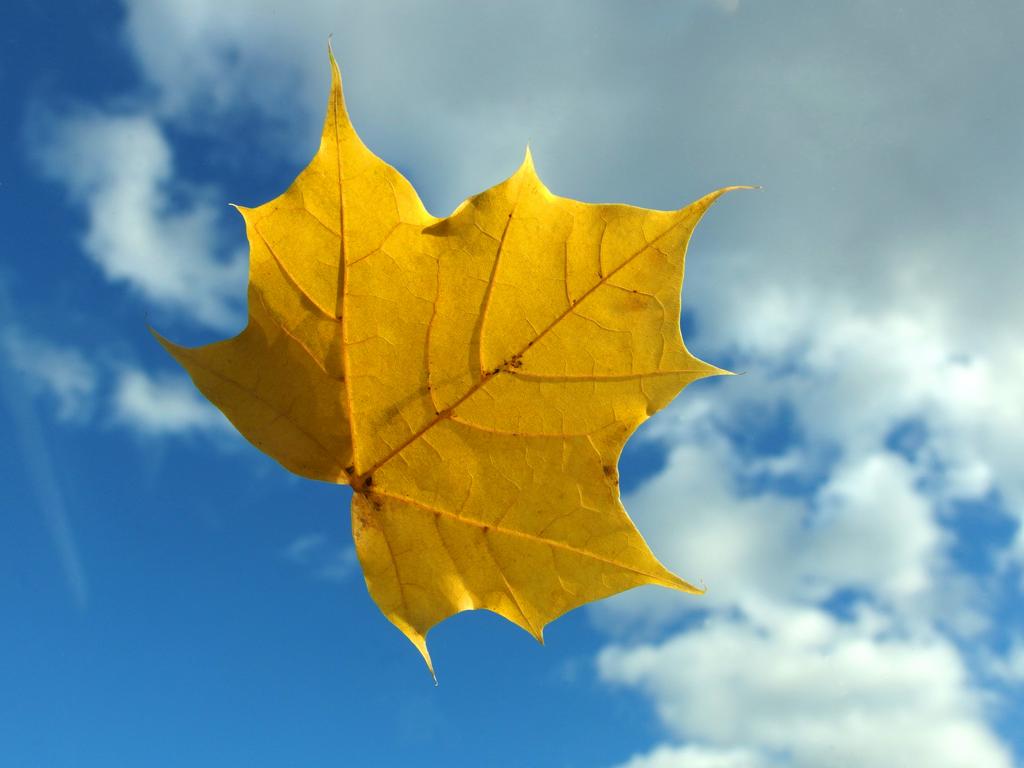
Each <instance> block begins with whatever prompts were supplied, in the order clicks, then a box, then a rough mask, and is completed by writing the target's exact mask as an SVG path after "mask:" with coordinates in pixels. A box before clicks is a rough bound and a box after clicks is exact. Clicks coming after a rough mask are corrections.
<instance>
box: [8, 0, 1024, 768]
mask: <svg viewBox="0 0 1024 768" xmlns="http://www.w3.org/2000/svg"><path fill="white" fill-rule="evenodd" d="M0 19H2V23H0V29H2V31H0V40H2V48H0V50H2V53H0V99H2V102H0V103H2V104H3V109H0V222H2V225H3V226H2V229H0V231H2V235H0V253H2V262H0V429H2V430H3V432H4V434H6V435H7V436H8V437H7V439H6V440H4V441H3V442H2V443H0V483H2V487H3V497H2V498H3V506H2V510H0V515H2V516H0V526H2V527H0V607H2V609H3V614H4V618H3V622H2V624H0V659H2V661H0V763H2V764H4V765H12V766H20V765H32V766H55V767H60V768H63V767H65V766H67V767H69V768H70V767H71V766H75V767H91V766H104V767H106V766H175V767H177V766H183V765H185V766H190V767H197V768H198V767H201V766H217V767H218V768H220V767H222V766H233V765H245V766H292V765H295V766H328V765H331V766H334V765H339V764H342V765H345V764H351V765H380V766H388V765H396V766H397V765H407V764H411V763H415V764H420V765H437V766H478V765H495V766H538V767H547V766H552V767H554V766H560V767H567V768H568V767H571V766H581V767H586V768H590V767H592V766H597V767H602V768H603V767H607V768H783V767H788V766H794V767H796V768H820V767H821V766H851V768H891V767H892V766H902V765H925V766H930V767H931V768H959V767H961V766H962V767H964V768H967V767H968V766H969V767H970V768H1006V767H1008V766H1014V765H1018V766H1020V765H1024V728H1022V727H1020V726H1019V723H1021V722H1024V609H1022V604H1021V589H1022V587H1024V577H1022V574H1024V528H1022V527H1021V522H1022V520H1024V473H1022V471H1021V467H1020V461H1021V457H1022V456H1024V406H1022V402H1021V396H1020V392H1021V385H1022V382H1024V341H1022V338H1021V328H1022V327H1024V302H1021V301H1020V296H1021V295H1022V289H1024V260H1022V259H1021V252H1022V246H1024V225H1022V219H1021V216H1020V211H1021V209H1022V204H1024V173H1022V170H1024V138H1022V137H1024V100H1022V99H1021V98H1020V81H1019V77H1020V76H1019V72H1020V71H1021V70H1022V68H1024V54H1022V53H1021V48H1020V32H1021V30H1024V5H1021V4H1020V3H1019V2H1016V1H1015V0H1005V1H1004V0H986V1H985V2H978V3H970V4H969V3H960V2H950V1H947V0H937V1H936V0H913V1H910V2H900V3H893V2H881V1H878V2H876V1H875V0H858V1H857V2H821V1H820V0H818V1H815V2H811V1H810V0H808V1H805V2H802V1H799V0H780V1H779V2H773V3H767V2H759V1H755V0H717V1H716V0H674V1H673V2H667V1H664V2H657V1H654V0H649V1H645V2H636V3H627V2H610V1H607V2H606V1H595V2H583V0H576V1H575V2H558V1H557V0H556V1H554V2H552V1H551V0H546V1H545V2H532V1H524V2H518V3H497V2H479V3H470V2H445V1H441V0H439V1H438V2H433V3H425V2H424V3H412V2H405V3H399V2H374V3H368V2H364V3H356V2H336V1H334V0H331V1H330V2H327V1H324V2H321V1H319V0H291V2H289V3H286V4H282V3H280V2H254V1H249V2H242V0H221V2H218V3H207V2H201V1H200V0H188V1H186V0H123V2H120V3H117V2H99V1H98V0H84V1H83V2H77V3H68V4H66V5H64V4H59V3H58V4H52V3H51V4H39V3H34V2H28V0H7V2H6V3H5V5H4V10H3V11H2V12H0ZM328 34H333V45H334V50H335V52H336V55H337V57H338V60H339V63H340V65H341V69H342V74H343V77H344V79H345V91H346V97H347V102H348V106H349V110H350V113H351V115H352V119H353V122H354V124H355V126H356V128H357V130H358V131H359V132H360V134H361V135H362V137H363V139H364V141H365V142H366V143H367V145H368V146H369V147H370V148H371V149H372V150H374V151H375V152H376V153H377V154H378V155H380V156H381V157H382V158H384V159H385V160H386V161H388V162H390V163H391V164H393V165H394V166H395V167H397V168H398V169H399V170H400V171H402V172H403V173H404V174H405V175H406V176H407V177H408V178H409V179H410V180H411V181H412V182H413V184H414V185H415V186H416V188H417V189H418V190H419V192H420V194H421V196H422V197H423V199H424V201H425V203H426V204H427V207H428V208H429V209H430V210H431V211H432V212H433V213H434V214H437V215H443V214H445V213H447V212H449V211H450V210H451V209H452V208H454V207H455V205H457V204H458V203H459V202H460V201H461V200H462V199H463V198H465V197H466V196H468V195H470V194H473V193H475V192H478V191H480V190H482V189H485V188H487V187H489V186H491V185H493V184H495V183H497V182H498V181H500V180H502V179H504V178H505V177H506V176H508V175H509V174H510V173H511V172H512V171H513V170H514V169H515V168H516V167H517V166H518V164H519V162H520V160H521V158H522V154H523V150H524V147H525V145H526V144H527V142H529V143H530V145H531V148H532V151H533V155H534V159H535V162H536V165H537V169H538V172H539V174H540V175H541V177H542V178H543V179H544V181H545V183H546V184H547V186H548V187H550V188H551V189H552V190H553V191H554V192H555V193H557V194H560V195H564V196H569V197H575V198H579V199H583V200H588V201H595V202H626V203H632V204H635V205H642V206H647V207H653V208H677V207H680V206H681V205H683V204H685V203H687V202H689V201H691V200H693V199H695V198H697V197H699V196H701V195H703V194H705V193H706V192H709V191H711V190H713V189H716V188H718V187H721V186H725V185H729V184H759V185H762V186H763V189H762V190H761V191H760V192H757V193H743V194H735V195H730V196H729V197H728V198H727V199H726V200H723V201H722V202H721V203H719V204H718V205H716V206H715V208H714V209H713V210H712V211H711V212H710V213H709V214H708V215H707V217H706V218H705V219H704V221H703V222H702V223H701V225H700V226H699V228H698V230H697V232H696V233H695V235H694V238H693V241H692V243H691V247H690V251H689V257H688V263H687V280H686V287H685V290H684V296H683V301H684V307H685V311H684V317H683V330H684V334H685V336H686V338H687V342H688V345H689V347H690V349H691V350H692V351H694V352H695V353H696V354H697V355H699V356H700V357H702V358H704V359H706V360H709V361H711V362H713V363H716V364H719V365H722V366H723V367H729V368H732V369H733V370H739V371H742V372H744V375H743V376H739V377H731V378H727V379H715V380H711V381H702V382H698V383H696V384H694V385H693V386H691V387H690V388H688V389H687V390H686V391H684V392H683V393H682V395H681V396H680V397H679V398H678V399H677V401H676V402H675V403H674V404H673V405H672V406H670V407H669V408H667V409H666V410H665V411H663V412H662V413H660V414H658V415H657V416H656V417H655V418H653V419H652V420H651V421H650V422H648V423H647V424H646V425H645V426H644V428H642V430H641V431H640V433H639V434H638V435H637V436H636V437H634V439H633V440H632V441H631V442H630V444H629V445H628V446H627V448H626V451H625V453H624V455H623V459H622V463H621V467H620V468H621V476H622V483H623V490H624V496H625V499H624V501H625V505H626V508H627V509H628V510H629V511H630V514H631V516H632V517H633V518H634V520H635V521H636V522H637V525H638V527H639V528H640V530H641V531H642V532H643V534H644V535H645V537H646V538H647V540H648V542H649V543H650V544H651V547H652V548H653V550H654V551H655V553H656V554H657V555H658V556H659V557H660V558H661V559H662V560H663V561H664V562H665V563H666V564H667V565H668V566H669V567H670V568H672V569H673V570H675V571H676V572H677V573H679V574H680V575H682V576H683V577H684V578H686V579H689V580H691V581H703V582H704V583H705V584H706V585H707V586H708V588H709V589H708V593H707V595H706V596H704V597H702V598H694V597H688V596H680V595H678V594H675V593H669V592H667V591H664V590H658V589H657V588H653V587H650V588H643V589H639V590H634V591H633V592H630V593H628V594H626V595H621V596H618V597H616V598H613V599H611V600H607V601H604V602H603V603H601V604H598V605H596V606H593V607H588V608H584V609H580V610H577V611H575V612H573V613H571V614H569V615H567V616H565V617H563V618H562V619H559V620H558V621H556V622H555V623H554V624H552V625H551V626H550V627H549V628H548V630H547V632H546V635H545V637H546V643H547V644H546V646H544V647H541V646H539V645H538V644H537V643H536V642H535V641H534V640H532V639H531V638H530V637H529V636H528V635H527V634H526V633H524V632H522V631H520V630H519V629H517V628H515V627H514V626H512V625H511V624H509V623H507V622H504V621H503V620H501V619H498V618H497V617H495V616H492V615H489V614H484V613H473V614H462V615H459V616H456V617H455V618H453V619H451V620H449V621H447V622H445V623H444V624H442V625H441V626H439V627H438V628H437V629H435V630H434V631H433V632H432V633H431V652H432V655H433V658H434V663H435V667H436V669H437V671H438V676H439V680H440V685H439V686H438V687H436V688H435V687H434V685H433V683H432V681H431V678H430V675H429V673H428V672H427V671H426V668H425V667H424V665H423V662H422V660H421V659H420V657H419V654H418V653H417V652H416V651H415V649H414V648H413V647H412V646H411V645H410V644H409V643H408V642H407V641H406V640H405V638H404V637H403V636H402V635H401V634H400V633H399V632H398V631H397V630H395V629H394V628H393V627H392V626H391V625H390V624H389V623H388V622H387V621H386V620H385V619H384V618H383V616H382V615H381V614H380V613H379V611H378V610H377V608H376V607H375V606H374V605H373V603H372V602H371V600H370V599H369V597H368V595H367V593H366V589H365V585H364V583H363V581H362V578H361V575H360V573H359V571H358V567H357V565H356V563H355V560H354V554H353V551H352V547H351V532H350V526H349V521H348V503H349V493H348V491H347V490H346V489H344V488H339V487H334V486H329V485H326V484H320V483H315V482H311V481H306V480H302V479H299V478H297V477H293V476H291V475H289V474H288V473H287V472H286V471H285V470H284V469H282V468H281V467H280V466H278V465H277V464H276V463H275V462H273V461H272V460H270V459H269V458H267V457H265V456H263V455H261V454H260V453H259V452H258V451H256V449H254V448H252V447H251V446H250V445H249V444H248V443H246V442H245V441H244V440H243V439H242V438H241V437H240V436H238V435H237V434H236V433H235V432H234V431H233V429H232V428H231V427H230V426H229V425H228V424H227V423H226V421H225V420H224V419H223V418H222V417H221V416H220V415H219V414H218V413H217V412H216V411H214V410H213V409H212V408H211V407H210V406H208V405H207V404H205V402H204V401H202V400H201V398H200V397H199V396H198V395H197V393H196V392H195V391H194V390H193V389H192V388H191V385H190V384H189V383H188V381H187V379H186V378H185V376H184V374H183V373H182V372H181V371H180V370H178V369H176V367H175V366H174V364H173V362H172V361H171V360H170V359H169V358H168V357H167V356H166V355H165V354H164V353H163V351H162V350H161V349H160V348H159V346H158V345H157V344H156V342H155V341H154V340H153V338H152V336H151V335H150V334H149V331H148V329H147V324H151V325H153V326H154V327H156V328H157V329H159V330H160V331H161V332H162V333H164V334H166V335H167V336H169V337H170V338H172V339H174V340H176V341H178V342H181V343H190V344H196V343H203V342H208V341H213V340H216V339H220V338H224V337H225V336H228V335H232V334H233V333H235V332H237V331H238V330H240V329H241V327H242V326H243V325H244V322H245V305H244V297H245V285H246V251H247V249H246V245H245V238H244V229H243V226H242V222H241V219H240V218H239V217H238V216H237V214H235V213H234V211H232V210H231V209H230V208H229V207H228V205H227V203H229V202H234V203H238V204H243V205H256V204H259V203H262V202H264V201H266V200H268V199H270V198H272V197H274V196H276V195H277V194H279V193H280V192H281V191H282V190H284V189H285V187H286V186H287V185H288V184H289V183H290V182H291V180H292V179H293V178H294V176H295V175H296V173H297V172H298V171H299V170H300V169H301V167H302V166H303V165H304V164H305V162H307V161H308V159H309V158H310V157H311V156H312V154H313V153H314V151H315V150H316V147H317V143H318V141H319V133H320V124H321V120H322V113H323V106H324V103H325V99H326V94H327V87H328V81H329V69H328V66H327V59H326V42H327V36H328Z"/></svg>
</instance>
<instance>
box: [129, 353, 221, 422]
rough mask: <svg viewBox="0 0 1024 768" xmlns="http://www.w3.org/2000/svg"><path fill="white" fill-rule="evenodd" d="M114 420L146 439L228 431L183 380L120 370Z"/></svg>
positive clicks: (132, 370) (215, 411)
mask: <svg viewBox="0 0 1024 768" xmlns="http://www.w3.org/2000/svg"><path fill="white" fill-rule="evenodd" d="M112 408H113V413H114V420H115V422H117V423H118V424H121V425H122V426H125V427H128V428H130V429H132V430H135V431H137V432H139V433H141V434H143V435H146V436H164V435H178V434H188V433H194V432H218V431H222V430H228V429H229V428H230V425H229V423H228V421H227V419H225V418H224V416H223V415H221V413H220V412H219V411H217V410H216V409H215V408H214V407H213V406H212V405H210V404H209V403H208V402H207V401H206V400H204V399H203V398H202V397H201V396H200V395H199V394H198V393H197V391H196V389H195V387H193V386H192V384H191V383H190V382H189V381H188V380H187V379H185V378H184V377H183V376H180V375H176V376H173V377H170V376H168V377H160V378H154V377H151V376H150V375H149V374H147V373H145V372H144V371H141V370H137V369H134V368H124V369H122V370H121V372H120V373H119V375H118V379H117V383H116V385H115V387H114V392H113V395H112Z"/></svg>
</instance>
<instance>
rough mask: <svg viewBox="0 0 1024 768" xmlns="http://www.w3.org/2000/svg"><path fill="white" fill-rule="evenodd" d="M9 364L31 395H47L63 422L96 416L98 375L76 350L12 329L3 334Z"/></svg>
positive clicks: (0, 336) (80, 420)
mask: <svg viewBox="0 0 1024 768" xmlns="http://www.w3.org/2000/svg"><path fill="white" fill-rule="evenodd" d="M0 345H2V347H3V350H4V352H5V353H6V357H7V363H8V365H10V367H11V368H13V369H14V370H15V371H17V372H18V373H19V374H21V375H22V376H23V377H24V378H23V381H24V382H25V384H26V385H27V387H28V389H29V391H31V392H41V393H45V394H46V395H47V397H49V398H50V399H51V400H52V402H53V403H54V405H55V406H56V411H55V415H56V417H57V418H58V419H59V420H61V421H70V422H83V421H85V420H86V419H88V418H89V416H90V415H92V413H93V409H94V407H95V399H96V391H97V387H98V381H99V376H98V374H97V371H96V367H95V366H94V365H93V364H92V363H91V362H89V361H88V360H87V359H86V358H85V355H83V354H82V353H81V352H80V351H79V350H77V349H75V348H73V347H66V346H60V345H58V344H55V343H53V342H51V341H48V340H46V339H42V338H39V337H37V336H33V335H30V334H26V333H25V332H23V331H21V330H20V329H18V328H17V327H14V326H11V327H8V328H7V329H5V330H4V332H3V333H2V334H0Z"/></svg>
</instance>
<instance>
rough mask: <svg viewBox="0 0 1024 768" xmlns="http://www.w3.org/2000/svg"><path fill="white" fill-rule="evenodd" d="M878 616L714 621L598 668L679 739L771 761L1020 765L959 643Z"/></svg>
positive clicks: (614, 650) (879, 766)
mask: <svg viewBox="0 0 1024 768" xmlns="http://www.w3.org/2000/svg"><path fill="white" fill-rule="evenodd" d="M874 623H875V622H874V621H870V620H868V621H863V622H856V623H850V624H846V623H840V622H837V621H836V620H834V619H833V618H832V617H831V616H830V615H828V614H826V613H824V612H816V613H808V614H806V615H804V616H800V615H788V616H787V615H782V616H780V617H779V619H778V622H777V623H776V624H775V625H774V626H772V627H768V628H766V627H755V626H753V625H751V624H749V623H747V622H745V621H743V620H728V619H715V620H711V621H709V622H708V623H707V624H705V625H704V626H703V627H701V628H699V629H696V630H693V631H690V632H687V633H684V634H680V635H677V636H676V637H674V638H672V639H670V640H668V641H667V642H665V643H662V644H659V645H640V646H634V647H628V648H625V647H618V646H612V647H609V648H607V649H605V650H604V651H603V652H602V653H601V655H600V657H599V662H598V664H599V670H600V673H601V675H602V677H603V678H604V679H605V680H607V681H609V682H612V683H615V684H620V685H627V686H630V687H634V688H638V689H640V690H642V691H644V692H645V693H647V694H648V695H649V696H650V697H651V698H652V700H653V701H654V702H655V706H656V709H657V712H658V715H659V717H660V718H661V719H662V721H663V722H664V723H665V724H666V725H667V726H668V727H669V728H670V729H671V730H672V731H673V732H674V733H676V734H677V735H678V736H679V737H680V738H682V739H686V740H694V741H696V742H697V743H700V744H706V745H711V746H714V747H717V748H721V749H745V750H752V751H755V752H756V753H757V754H758V755H759V756H760V757H761V758H762V760H763V763H764V764H774V761H773V760H772V759H771V758H773V757H775V756H779V757H780V762H779V764H780V765H786V766H791V767H792V768H818V767H819V766H823V765H849V766H857V768H889V767H890V766H893V765H927V766H929V768H1009V766H1010V765H1011V759H1010V756H1009V754H1008V752H1007V750H1006V749H1005V748H1004V747H1003V746H1002V745H1001V744H1000V743H999V741H998V739H997V738H996V737H995V736H994V735H993V734H992V732H991V730H990V729H989V727H988V726H987V725H986V724H985V721H984V718H983V710H982V702H981V697H979V695H978V694H977V692H976V691H974V690H972V688H971V686H970V683H969V680H968V678H967V674H966V671H965V670H964V667H963V664H962V662H961V661H960V658H959V656H958V654H957V652H956V650H955V648H953V646H952V645H951V644H950V643H949V642H948V641H946V640H944V639H942V638H940V637H936V636H922V637H900V636H898V635H897V636H890V635H888V634H887V633H886V632H884V631H879V629H878V628H877V627H876V626H872V625H873V624H874ZM886 629H888V628H886ZM639 764H640V765H645V763H643V762H640V763H639ZM652 764H653V765H658V763H652ZM753 764H755V765H756V764H758V763H757V762H754V763H753ZM666 765H673V763H666ZM680 765H681V766H686V765H687V763H685V762H681V763H680Z"/></svg>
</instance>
